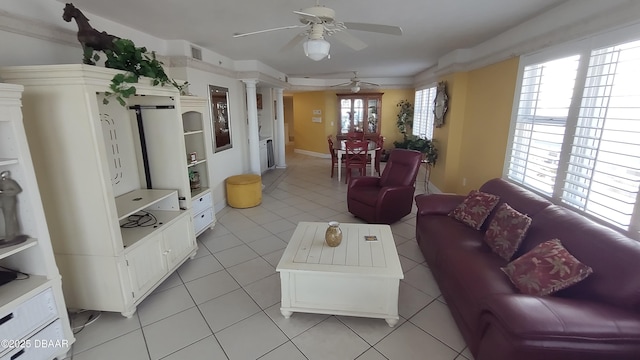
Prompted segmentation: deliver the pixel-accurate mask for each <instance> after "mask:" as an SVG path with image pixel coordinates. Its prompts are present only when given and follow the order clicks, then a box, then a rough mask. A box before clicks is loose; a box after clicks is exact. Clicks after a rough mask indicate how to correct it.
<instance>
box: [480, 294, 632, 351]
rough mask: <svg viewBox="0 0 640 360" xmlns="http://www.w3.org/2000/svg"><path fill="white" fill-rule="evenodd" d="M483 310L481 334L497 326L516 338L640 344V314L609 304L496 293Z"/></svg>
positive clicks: (487, 300) (487, 301)
mask: <svg viewBox="0 0 640 360" xmlns="http://www.w3.org/2000/svg"><path fill="white" fill-rule="evenodd" d="M482 307H483V310H482V312H481V315H480V330H481V331H482V332H485V331H486V329H487V328H488V327H490V326H492V325H497V326H499V327H501V328H502V329H503V332H504V333H506V334H509V335H510V336H512V337H514V338H516V339H524V340H532V341H535V340H562V341H567V340H574V341H576V342H582V341H587V342H603V343H607V342H632V343H634V342H635V343H636V344H640V314H638V313H636V312H633V311H631V310H627V309H623V308H617V307H614V306H612V305H608V304H602V303H596V302H592V301H588V300H582V299H570V298H561V297H555V296H544V297H540V296H531V295H525V294H499V295H494V296H491V297H489V298H486V299H485V300H484V301H483V305H482ZM639 347H640V345H639Z"/></svg>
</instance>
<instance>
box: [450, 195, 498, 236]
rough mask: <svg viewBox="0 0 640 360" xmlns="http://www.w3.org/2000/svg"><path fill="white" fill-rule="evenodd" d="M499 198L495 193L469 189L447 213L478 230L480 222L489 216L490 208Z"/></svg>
mask: <svg viewBox="0 0 640 360" xmlns="http://www.w3.org/2000/svg"><path fill="white" fill-rule="evenodd" d="M499 200H500V198H499V197H498V196H497V195H493V194H487V193H484V192H480V191H477V190H471V192H470V193H469V195H467V197H466V198H465V199H464V201H463V202H462V203H461V204H460V205H458V207H456V208H455V209H454V210H453V211H452V212H450V213H449V216H451V217H453V218H454V219H456V220H458V221H462V222H463V223H465V224H467V225H469V226H471V227H472V228H474V229H476V230H480V227H481V226H482V223H484V221H485V220H486V219H487V216H489V213H491V210H493V208H494V207H495V206H496V204H497V203H498V201H499Z"/></svg>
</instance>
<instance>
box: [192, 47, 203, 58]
mask: <svg viewBox="0 0 640 360" xmlns="http://www.w3.org/2000/svg"><path fill="white" fill-rule="evenodd" d="M191 57H192V58H194V59H196V60H202V49H200V48H197V47H195V46H192V47H191Z"/></svg>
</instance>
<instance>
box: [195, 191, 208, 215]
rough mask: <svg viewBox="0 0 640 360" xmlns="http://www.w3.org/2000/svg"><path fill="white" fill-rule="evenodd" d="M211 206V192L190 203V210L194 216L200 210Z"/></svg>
mask: <svg viewBox="0 0 640 360" xmlns="http://www.w3.org/2000/svg"><path fill="white" fill-rule="evenodd" d="M212 206H213V202H212V201H211V192H208V193H206V194H204V195H202V196H201V197H199V198H197V199H194V200H193V201H192V202H191V208H192V211H193V215H194V216H195V215H198V214H199V213H200V212H202V210H204V209H206V208H210V207H212Z"/></svg>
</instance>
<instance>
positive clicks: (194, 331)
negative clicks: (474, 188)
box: [69, 153, 472, 360]
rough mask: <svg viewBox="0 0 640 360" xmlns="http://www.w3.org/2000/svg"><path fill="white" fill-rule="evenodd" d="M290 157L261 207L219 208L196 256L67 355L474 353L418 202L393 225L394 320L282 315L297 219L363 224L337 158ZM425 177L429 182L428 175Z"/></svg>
mask: <svg viewBox="0 0 640 360" xmlns="http://www.w3.org/2000/svg"><path fill="white" fill-rule="evenodd" d="M287 163H288V164H287V165H288V166H287V169H279V170H272V171H270V172H268V173H266V174H265V175H264V176H263V183H264V185H265V189H264V194H263V202H262V204H261V205H260V206H257V207H254V208H250V209H232V208H228V207H227V208H225V209H223V210H222V211H220V212H219V213H217V214H216V216H217V218H218V223H217V225H216V226H215V228H214V229H213V230H208V231H206V232H205V233H203V234H202V235H201V236H199V237H198V245H199V249H198V252H197V254H196V258H195V259H193V260H189V261H187V262H186V263H185V264H184V265H182V267H180V268H179V269H178V271H177V272H176V273H174V274H173V275H171V276H170V277H169V278H168V279H167V280H165V281H164V283H162V284H161V285H160V286H159V287H158V288H157V289H156V290H155V291H154V292H153V293H152V294H151V295H150V296H149V297H148V298H147V299H146V300H145V301H144V302H142V304H141V305H140V306H139V307H138V311H137V312H136V314H135V315H134V316H133V317H132V318H131V319H126V318H124V317H122V316H121V315H120V314H118V313H103V314H101V316H100V318H99V319H98V320H97V321H95V322H94V323H93V324H91V325H89V326H87V327H85V328H84V329H82V331H80V332H78V333H77V334H76V339H77V341H76V343H75V344H74V346H73V348H72V350H71V352H70V353H69V355H70V356H69V358H70V359H73V360H85V359H86V360H101V359H128V360H138V359H141V360H142V359H151V360H155V359H165V360H168V359H172V360H173V359H176V360H178V359H190V360H198V359H203V360H204V359H232V360H236V359H240V360H250V359H265V360H266V359H278V360H285V359H292V360H293V359H320V360H329V359H359V360H373V359H391V360H404V359H429V360H440V359H442V360H465V359H467V360H471V359H472V356H471V353H470V352H469V350H468V349H467V348H466V345H465V343H464V341H463V340H462V337H461V336H460V333H459V331H458V328H457V327H456V325H455V323H454V322H453V319H452V317H451V314H450V312H449V310H448V308H447V306H446V304H445V302H444V300H443V299H442V298H441V297H440V291H439V289H438V286H437V284H436V282H435V281H434V279H433V277H432V275H431V273H430V271H429V268H428V267H427V265H426V263H425V262H424V258H423V257H422V254H421V253H420V250H419V249H418V246H417V245H416V242H415V206H414V212H413V213H412V214H410V215H408V216H407V217H405V218H404V219H402V220H401V221H400V222H398V223H396V224H393V225H392V226H391V228H392V231H393V234H394V238H395V241H396V244H397V248H398V253H399V254H400V260H401V263H402V268H403V271H404V273H405V279H404V280H402V281H401V282H400V296H399V304H398V306H399V314H400V321H399V322H398V324H397V325H396V327H394V328H390V327H389V326H388V325H387V323H386V322H385V321H384V320H382V319H368V318H357V317H347V316H329V315H318V314H304V313H294V314H293V316H292V317H291V318H290V319H285V318H284V317H283V316H282V315H281V314H280V281H279V276H278V274H277V273H276V271H275V267H276V265H277V263H278V261H279V260H280V256H281V255H282V253H283V251H284V248H285V247H286V246H287V241H288V240H289V238H290V237H291V234H292V233H293V230H294V229H295V226H296V223H297V222H299V221H329V220H337V221H340V222H359V220H358V219H356V218H354V217H353V216H352V215H351V214H350V213H349V212H348V211H347V206H346V201H345V200H346V189H347V187H346V185H345V184H344V180H343V181H342V182H338V181H337V179H336V178H335V177H334V178H333V179H332V178H330V177H329V171H330V168H329V166H330V160H329V159H319V158H313V157H308V156H304V155H299V154H293V153H288V154H287ZM416 187H417V190H416V192H417V193H421V192H424V174H423V173H421V174H419V176H418V182H417V183H416ZM81 321H85V320H83V319H80V318H78V319H76V321H74V322H81ZM75 325H77V324H75Z"/></svg>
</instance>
